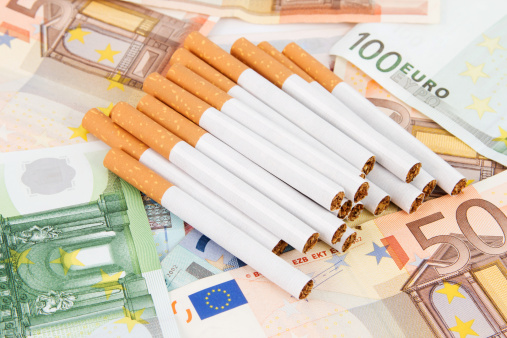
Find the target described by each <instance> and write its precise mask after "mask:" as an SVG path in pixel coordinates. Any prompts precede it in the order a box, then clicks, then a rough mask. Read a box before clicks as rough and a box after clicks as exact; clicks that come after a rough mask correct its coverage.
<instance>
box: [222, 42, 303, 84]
mask: <svg viewBox="0 0 507 338" xmlns="http://www.w3.org/2000/svg"><path fill="white" fill-rule="evenodd" d="M231 54H232V55H233V56H234V57H236V58H237V59H238V60H240V61H242V62H243V63H245V64H247V65H249V66H251V67H252V68H253V69H254V70H255V71H256V72H257V73H259V74H261V75H262V76H264V77H265V78H266V79H268V80H269V81H271V82H272V83H274V84H275V85H276V86H278V87H280V88H281V87H282V86H283V83H284V82H285V80H286V79H287V78H288V77H289V76H291V75H292V74H294V73H293V72H292V71H291V70H290V69H289V68H287V67H285V66H284V65H282V64H281V63H280V62H278V61H276V60H275V59H273V58H272V57H271V56H269V54H267V53H266V52H264V51H263V50H262V49H260V48H258V47H257V46H256V45H254V44H253V43H251V42H250V41H248V40H247V39H245V38H240V39H238V40H236V42H234V44H233V45H232V47H231Z"/></svg>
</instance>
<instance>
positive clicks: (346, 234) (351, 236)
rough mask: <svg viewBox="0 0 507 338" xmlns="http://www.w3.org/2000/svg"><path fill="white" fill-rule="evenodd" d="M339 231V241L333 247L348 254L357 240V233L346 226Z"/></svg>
mask: <svg viewBox="0 0 507 338" xmlns="http://www.w3.org/2000/svg"><path fill="white" fill-rule="evenodd" d="M339 230H340V233H339V235H338V240H337V242H336V244H335V245H334V246H333V247H334V248H335V249H336V250H338V251H340V252H346V251H347V250H348V249H349V248H350V246H351V245H352V244H354V241H355V240H356V238H357V232H356V231H354V230H352V229H351V228H349V227H348V226H347V225H346V224H343V225H342V226H341V227H340V229H339Z"/></svg>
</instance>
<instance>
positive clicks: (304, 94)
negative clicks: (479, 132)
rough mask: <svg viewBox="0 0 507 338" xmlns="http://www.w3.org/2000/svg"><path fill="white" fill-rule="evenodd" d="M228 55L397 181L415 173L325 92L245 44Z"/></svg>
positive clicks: (413, 164) (416, 165)
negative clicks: (371, 155)
mask: <svg viewBox="0 0 507 338" xmlns="http://www.w3.org/2000/svg"><path fill="white" fill-rule="evenodd" d="M231 54H232V55H234V56H235V57H236V58H237V59H239V60H240V61H242V62H244V63H245V64H247V65H249V66H250V67H252V68H253V69H254V70H255V71H257V72H258V73H259V74H261V75H263V76H264V77H266V78H267V79H268V80H269V81H271V82H272V83H273V84H275V85H276V86H278V87H279V88H281V89H282V90H283V91H285V92H286V93H288V94H290V95H291V96H292V97H294V98H295V99H297V100H298V101H300V102H301V103H302V104H304V105H305V106H307V107H308V108H309V109H311V110H313V111H314V112H315V113H316V114H317V115H319V116H320V117H322V118H323V119H324V120H326V121H328V122H329V123H331V124H332V125H334V126H335V127H336V128H338V129H340V130H341V131H342V132H344V133H345V134H346V135H348V136H349V137H350V138H352V139H353V140H355V141H356V142H358V143H359V144H361V145H362V146H363V147H365V148H366V149H368V150H370V151H371V152H372V153H374V154H375V158H376V161H378V162H379V163H380V164H382V165H383V166H384V167H385V168H386V169H388V170H389V171H390V172H392V173H393V174H394V175H395V176H397V177H398V178H400V179H402V180H404V181H406V182H407V183H408V182H411V181H412V180H413V179H414V177H416V176H417V174H418V173H419V170H420V168H421V163H420V162H419V161H418V160H417V159H415V158H414V157H413V156H412V155H410V153H408V152H406V151H404V150H403V149H401V148H400V147H398V146H397V145H396V144H395V143H394V142H392V141H390V140H389V139H388V138H386V137H385V136H384V135H382V134H380V133H379V132H377V131H376V130H375V129H374V128H373V127H371V126H370V125H369V124H368V123H366V122H365V121H363V120H362V119H361V118H360V117H359V116H357V115H356V114H355V113H354V112H353V111H351V110H350V109H349V108H348V107H347V106H346V105H344V104H343V103H342V102H341V101H340V100H339V99H337V98H336V97H335V96H333V95H331V94H330V93H328V92H327V91H325V90H317V89H315V87H314V86H311V85H310V84H309V83H308V82H306V81H305V80H303V79H302V78H301V77H299V76H298V75H297V74H295V73H294V72H292V71H291V70H290V69H288V68H287V67H285V66H283V65H282V64H281V63H280V62H278V61H276V59H274V58H273V57H271V56H270V55H269V54H267V53H265V52H264V51H263V50H262V49H260V48H258V47H257V46H255V45H254V44H252V43H251V42H249V41H248V40H246V39H244V38H241V39H238V40H236V42H235V43H234V44H233V45H232V48H231ZM354 150H355V149H354ZM347 158H348V157H347Z"/></svg>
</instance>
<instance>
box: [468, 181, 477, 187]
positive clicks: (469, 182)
mask: <svg viewBox="0 0 507 338" xmlns="http://www.w3.org/2000/svg"><path fill="white" fill-rule="evenodd" d="M474 182H475V180H467V187H468V186H469V185H470V184H472V183H474Z"/></svg>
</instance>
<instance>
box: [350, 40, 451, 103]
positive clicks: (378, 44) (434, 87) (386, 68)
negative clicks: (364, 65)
mask: <svg viewBox="0 0 507 338" xmlns="http://www.w3.org/2000/svg"><path fill="white" fill-rule="evenodd" d="M359 36H360V39H359V40H358V41H357V42H356V43H354V44H353V45H352V46H351V47H350V48H349V49H350V50H354V49H356V48H357V47H359V48H358V49H357V53H358V55H359V57H361V58H362V59H364V60H372V61H376V63H375V67H376V68H377V69H378V70H379V71H380V72H382V73H389V72H392V71H394V70H396V69H398V70H399V71H400V72H402V73H404V74H406V75H410V77H411V78H412V80H414V81H415V82H423V81H424V80H425V79H426V75H425V74H422V72H421V71H420V70H419V69H416V67H415V66H414V65H412V64H410V63H409V62H405V63H403V57H402V56H401V54H400V53H398V52H395V51H389V52H384V43H383V42H382V41H380V40H377V39H368V37H369V36H370V33H360V34H359ZM401 64H403V65H402V66H401V67H400V65H401ZM421 88H422V89H423V90H426V91H428V92H429V93H432V94H434V95H435V96H437V97H438V98H441V99H443V98H446V97H447V96H449V94H450V92H449V90H448V89H447V88H444V87H439V86H438V84H437V83H436V82H435V81H433V80H432V79H429V78H428V79H426V81H424V83H423V85H422V87H421Z"/></svg>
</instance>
